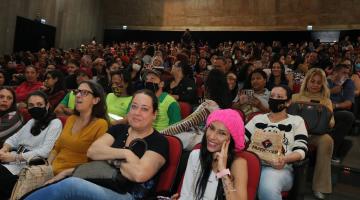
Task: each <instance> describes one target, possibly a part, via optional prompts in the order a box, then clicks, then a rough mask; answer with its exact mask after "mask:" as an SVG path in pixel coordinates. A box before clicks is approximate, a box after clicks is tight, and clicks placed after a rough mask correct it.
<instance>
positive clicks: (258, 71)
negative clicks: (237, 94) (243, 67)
mask: <svg viewBox="0 0 360 200" xmlns="http://www.w3.org/2000/svg"><path fill="white" fill-rule="evenodd" d="M253 74H260V75H261V76H262V77H263V78H264V79H265V87H266V83H267V75H266V73H265V72H264V70H262V69H259V68H258V69H255V70H254V71H252V72H251V73H250V75H249V77H248V78H247V79H246V80H245V82H244V87H243V89H252V85H251V79H252V76H253Z"/></svg>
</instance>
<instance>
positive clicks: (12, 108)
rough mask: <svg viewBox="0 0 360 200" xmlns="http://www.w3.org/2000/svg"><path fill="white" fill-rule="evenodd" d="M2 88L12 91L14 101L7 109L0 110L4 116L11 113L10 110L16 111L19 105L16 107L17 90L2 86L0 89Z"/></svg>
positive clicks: (0, 114) (0, 113)
mask: <svg viewBox="0 0 360 200" xmlns="http://www.w3.org/2000/svg"><path fill="white" fill-rule="evenodd" d="M1 90H7V91H9V92H10V93H11V95H12V96H13V102H12V104H11V106H10V108H9V109H7V110H5V111H0V116H3V115H5V114H6V113H9V112H13V111H16V110H17V107H16V95H15V92H14V90H12V89H11V88H10V87H4V86H2V87H0V91H1Z"/></svg>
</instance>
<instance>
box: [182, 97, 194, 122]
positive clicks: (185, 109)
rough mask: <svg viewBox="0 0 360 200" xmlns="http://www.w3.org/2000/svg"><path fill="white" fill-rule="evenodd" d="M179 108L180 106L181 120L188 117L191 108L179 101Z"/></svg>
mask: <svg viewBox="0 0 360 200" xmlns="http://www.w3.org/2000/svg"><path fill="white" fill-rule="evenodd" d="M179 106H180V112H181V118H182V119H185V118H186V117H187V116H189V115H190V114H191V113H192V106H191V105H190V104H189V103H187V102H183V101H179Z"/></svg>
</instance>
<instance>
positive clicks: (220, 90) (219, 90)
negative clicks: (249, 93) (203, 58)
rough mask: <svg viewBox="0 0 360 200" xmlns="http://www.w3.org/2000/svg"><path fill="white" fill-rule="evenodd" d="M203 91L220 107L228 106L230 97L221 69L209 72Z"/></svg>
mask: <svg viewBox="0 0 360 200" xmlns="http://www.w3.org/2000/svg"><path fill="white" fill-rule="evenodd" d="M205 91H206V95H207V98H208V99H211V100H213V101H215V102H216V103H217V104H218V105H219V107H220V108H222V109H224V108H230V106H231V100H232V99H231V98H230V91H229V86H228V83H227V80H226V77H225V74H224V73H223V72H222V71H220V70H218V69H213V70H211V71H210V72H209V75H208V77H207V79H206V82H205Z"/></svg>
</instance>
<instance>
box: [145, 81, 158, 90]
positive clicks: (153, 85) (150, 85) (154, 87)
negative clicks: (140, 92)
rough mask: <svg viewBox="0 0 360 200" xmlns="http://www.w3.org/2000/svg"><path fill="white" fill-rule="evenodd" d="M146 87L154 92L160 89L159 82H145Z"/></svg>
mask: <svg viewBox="0 0 360 200" xmlns="http://www.w3.org/2000/svg"><path fill="white" fill-rule="evenodd" d="M145 89H148V90H151V91H153V92H154V93H156V92H157V91H158V90H159V84H157V83H151V82H145Z"/></svg>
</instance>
